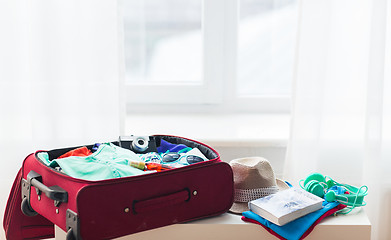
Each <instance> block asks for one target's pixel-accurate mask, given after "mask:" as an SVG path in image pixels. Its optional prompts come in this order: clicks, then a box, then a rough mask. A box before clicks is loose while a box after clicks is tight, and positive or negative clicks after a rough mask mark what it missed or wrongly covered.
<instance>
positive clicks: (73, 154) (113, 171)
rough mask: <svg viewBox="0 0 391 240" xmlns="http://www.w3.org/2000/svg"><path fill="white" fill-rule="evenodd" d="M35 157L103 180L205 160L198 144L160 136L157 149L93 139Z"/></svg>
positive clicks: (71, 173)
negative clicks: (59, 152) (141, 149)
mask: <svg viewBox="0 0 391 240" xmlns="http://www.w3.org/2000/svg"><path fill="white" fill-rule="evenodd" d="M37 156H38V158H39V159H41V161H42V162H43V163H44V164H46V165H47V166H49V167H51V168H53V169H55V170H58V171H61V172H63V173H65V174H67V175H69V176H71V177H75V178H80V179H85V180H92V181H97V180H105V179H112V178H120V177H129V176H136V175H142V174H147V173H152V172H159V171H164V170H168V169H172V168H178V167H183V166H187V165H190V164H194V163H197V162H203V161H207V160H208V159H207V158H206V157H205V156H204V155H203V154H202V153H201V151H200V150H199V149H198V148H190V147H188V146H186V145H184V144H172V143H169V142H167V141H165V140H163V139H162V140H161V142H160V146H159V147H158V148H157V152H149V153H144V154H137V153H135V152H133V151H131V150H129V149H125V148H122V147H119V146H116V145H114V144H112V143H103V144H100V143H97V144H95V145H94V146H93V147H92V148H91V149H89V148H87V147H86V146H83V147H80V148H76V149H73V150H71V151H69V152H67V153H65V154H63V155H61V156H59V157H57V158H55V159H50V158H49V154H48V153H47V152H39V153H38V155H37Z"/></svg>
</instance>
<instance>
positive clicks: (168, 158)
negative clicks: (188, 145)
mask: <svg viewBox="0 0 391 240" xmlns="http://www.w3.org/2000/svg"><path fill="white" fill-rule="evenodd" d="M180 157H181V155H180V154H178V153H167V154H165V155H164V156H163V158H162V160H163V162H166V163H169V162H175V161H177V160H178V159H179V158H180Z"/></svg>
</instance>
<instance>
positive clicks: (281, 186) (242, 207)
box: [229, 178, 289, 214]
mask: <svg viewBox="0 0 391 240" xmlns="http://www.w3.org/2000/svg"><path fill="white" fill-rule="evenodd" d="M276 183H277V187H278V191H283V190H286V189H288V188H289V185H288V184H287V183H286V182H285V181H283V180H281V179H278V178H276ZM229 211H230V212H231V213H235V214H242V213H243V212H245V211H250V209H249V208H248V203H247V202H234V203H233V204H232V206H231V208H230V209H229Z"/></svg>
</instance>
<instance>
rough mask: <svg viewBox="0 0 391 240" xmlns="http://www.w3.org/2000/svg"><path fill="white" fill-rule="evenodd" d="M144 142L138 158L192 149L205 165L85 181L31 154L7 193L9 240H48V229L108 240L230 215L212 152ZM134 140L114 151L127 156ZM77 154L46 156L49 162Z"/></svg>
mask: <svg viewBox="0 0 391 240" xmlns="http://www.w3.org/2000/svg"><path fill="white" fill-rule="evenodd" d="M147 139H149V145H148V147H147V149H143V152H150V151H152V150H153V149H154V148H156V146H158V145H159V144H160V141H161V140H162V139H164V140H165V141H167V142H170V143H173V144H185V145H187V146H189V147H191V148H198V149H199V150H200V151H201V152H202V153H203V155H204V156H205V157H206V158H207V159H208V160H207V161H203V162H199V163H194V164H191V165H188V166H184V167H180V168H174V169H169V170H165V171H161V172H156V173H149V174H145V175H139V176H130V177H123V178H115V179H108V180H100V181H89V180H82V179H78V178H73V177H70V176H68V175H66V174H64V173H61V172H59V171H57V170H55V169H53V168H50V167H48V166H47V165H45V164H44V163H43V162H42V160H41V159H39V157H37V154H38V153H39V152H42V151H37V152H36V153H33V154H30V155H29V156H27V158H26V159H25V160H24V162H23V166H22V168H21V169H20V171H19V173H18V175H17V177H16V179H15V181H14V184H13V187H12V189H11V192H10V196H9V199H8V203H7V207H6V210H5V214H4V220H3V225H4V229H5V233H6V237H7V239H9V240H13V239H42V238H49V237H54V224H56V225H57V226H59V227H60V228H61V229H63V230H64V231H66V232H67V239H85V240H86V239H112V238H116V237H121V236H125V235H128V234H132V233H136V232H140V231H145V230H149V229H153V228H158V227H162V226H166V225H170V224H175V223H181V222H186V221H190V220H195V219H199V218H204V217H208V216H214V215H218V214H221V213H224V212H226V211H228V210H229V208H230V207H231V205H232V203H233V195H234V194H233V175H232V170H231V167H230V166H229V165H228V164H227V163H225V162H222V161H221V160H220V157H219V154H218V153H217V152H216V151H215V150H214V149H212V148H211V147H209V146H207V145H205V144H203V143H200V142H197V141H194V140H190V139H186V138H182V137H176V136H167V135H154V136H149V137H147ZM133 140H135V141H137V139H135V138H133V137H132V138H129V139H128V140H123V139H121V138H120V140H119V141H116V142H112V143H113V144H115V145H117V146H121V147H124V148H128V149H132V148H134V147H132V146H134V144H133V143H134V142H133ZM92 146H93V145H88V146H87V147H88V148H92ZM75 148H77V147H74V148H64V149H55V150H51V151H47V153H48V155H49V156H50V158H51V159H55V158H57V157H58V156H60V155H62V154H64V153H65V152H68V151H69V150H72V149H75ZM139 150H140V149H139Z"/></svg>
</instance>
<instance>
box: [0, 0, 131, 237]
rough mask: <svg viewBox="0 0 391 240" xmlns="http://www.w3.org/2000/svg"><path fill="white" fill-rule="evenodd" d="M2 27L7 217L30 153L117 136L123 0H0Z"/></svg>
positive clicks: (1, 160) (2, 191) (0, 117)
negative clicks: (11, 196)
mask: <svg viewBox="0 0 391 240" xmlns="http://www.w3.org/2000/svg"><path fill="white" fill-rule="evenodd" d="M0 31H1V33H0V34H1V37H0V153H1V157H0V164H1V167H0V179H1V180H0V215H1V216H0V217H1V220H0V221H2V218H3V212H4V207H5V204H6V200H7V197H8V193H9V190H10V186H11V184H12V181H13V179H14V177H15V175H16V173H17V171H18V169H19V168H20V167H21V164H22V161H23V159H24V158H25V157H26V156H27V155H28V154H29V153H31V152H33V151H35V150H38V149H52V148H59V147H66V146H77V145H79V144H87V143H94V142H97V141H107V140H115V139H116V138H117V137H118V135H119V133H120V128H121V124H120V115H121V114H120V113H122V111H121V109H122V106H121V104H120V102H123V101H120V100H121V97H120V96H121V94H120V86H119V84H120V81H119V79H120V73H119V72H120V71H119V69H120V68H119V66H120V64H119V62H120V61H119V59H120V51H119V44H118V42H119V41H118V40H119V39H118V16H117V1H112V0H105V1H101V0H100V1H96V0H81V1H80V0H67V1H56V0H48V1H27V0H15V1H9V0H4V1H3V0H0ZM2 231H3V228H2V227H1V232H0V235H2V236H3V232H2ZM0 238H3V237H1V236H0Z"/></svg>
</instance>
